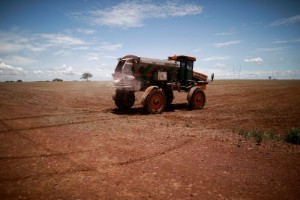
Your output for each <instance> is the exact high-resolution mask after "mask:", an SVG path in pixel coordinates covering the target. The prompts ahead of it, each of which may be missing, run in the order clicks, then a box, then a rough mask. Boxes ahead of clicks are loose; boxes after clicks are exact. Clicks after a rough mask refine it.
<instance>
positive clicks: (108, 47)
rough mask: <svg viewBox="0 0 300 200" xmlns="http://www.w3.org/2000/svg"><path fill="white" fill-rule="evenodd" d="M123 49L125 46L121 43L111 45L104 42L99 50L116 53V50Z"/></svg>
mask: <svg viewBox="0 0 300 200" xmlns="http://www.w3.org/2000/svg"><path fill="white" fill-rule="evenodd" d="M122 47H123V45H122V44H120V43H119V44H110V43H107V42H104V43H102V44H101V46H100V47H98V48H97V49H98V50H105V51H116V50H119V49H121V48H122Z"/></svg>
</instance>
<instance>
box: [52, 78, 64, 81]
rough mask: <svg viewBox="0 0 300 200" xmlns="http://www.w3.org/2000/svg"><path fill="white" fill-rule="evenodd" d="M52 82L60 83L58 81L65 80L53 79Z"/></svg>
mask: <svg viewBox="0 0 300 200" xmlns="http://www.w3.org/2000/svg"><path fill="white" fill-rule="evenodd" d="M52 81H53V82H58V81H63V80H62V79H60V78H55V79H53V80H52Z"/></svg>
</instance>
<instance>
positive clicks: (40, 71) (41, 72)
mask: <svg viewBox="0 0 300 200" xmlns="http://www.w3.org/2000/svg"><path fill="white" fill-rule="evenodd" d="M33 73H34V74H44V72H43V71H42V70H33Z"/></svg>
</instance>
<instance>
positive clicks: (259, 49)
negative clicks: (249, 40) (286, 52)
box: [256, 47, 283, 51]
mask: <svg viewBox="0 0 300 200" xmlns="http://www.w3.org/2000/svg"><path fill="white" fill-rule="evenodd" d="M281 50H283V48H282V47H273V48H257V49H256V51H281Z"/></svg>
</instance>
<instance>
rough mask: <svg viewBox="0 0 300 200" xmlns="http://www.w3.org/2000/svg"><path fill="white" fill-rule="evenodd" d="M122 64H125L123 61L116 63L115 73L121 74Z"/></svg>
mask: <svg viewBox="0 0 300 200" xmlns="http://www.w3.org/2000/svg"><path fill="white" fill-rule="evenodd" d="M124 63H125V60H120V61H119V62H118V65H117V67H116V70H115V72H122V67H123V65H124Z"/></svg>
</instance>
